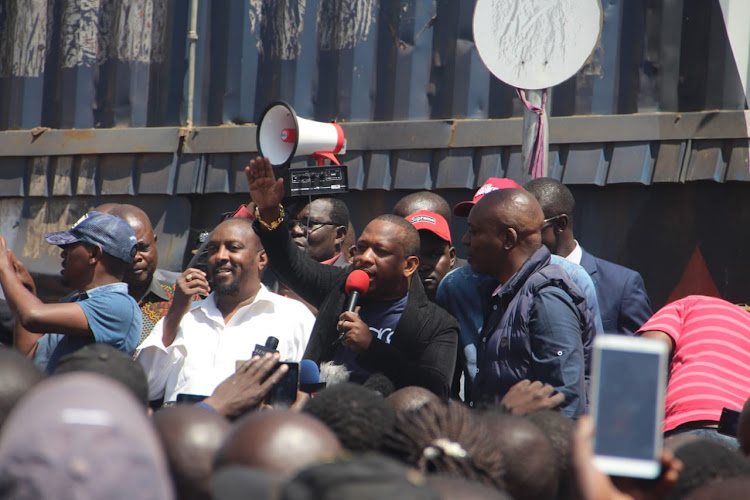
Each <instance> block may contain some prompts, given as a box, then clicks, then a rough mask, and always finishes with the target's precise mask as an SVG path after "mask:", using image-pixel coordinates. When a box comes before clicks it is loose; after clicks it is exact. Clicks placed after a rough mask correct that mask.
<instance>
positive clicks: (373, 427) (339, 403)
mask: <svg viewBox="0 0 750 500" xmlns="http://www.w3.org/2000/svg"><path fill="white" fill-rule="evenodd" d="M302 412H303V413H307V414H309V415H312V416H313V417H315V418H317V419H318V420H320V421H321V422H323V423H324V424H326V425H327V426H328V427H329V428H330V429H331V430H332V431H333V432H334V433H335V434H336V437H338V438H339V441H341V445H342V446H343V447H344V448H346V449H347V450H350V451H353V452H361V451H376V450H379V449H380V447H381V445H382V444H383V437H384V436H385V434H386V432H389V431H390V430H391V427H392V426H393V419H394V411H393V408H392V407H391V406H389V405H388V403H386V402H385V400H384V399H383V398H382V397H381V396H379V395H378V394H376V393H375V392H374V391H371V390H369V389H367V388H365V387H363V386H361V385H357V384H351V383H345V384H339V385H335V386H333V387H330V388H328V389H325V390H323V391H321V392H319V393H318V394H317V395H316V396H315V397H314V398H312V399H311V400H310V401H308V402H307V404H306V405H305V407H304V408H303V410H302Z"/></svg>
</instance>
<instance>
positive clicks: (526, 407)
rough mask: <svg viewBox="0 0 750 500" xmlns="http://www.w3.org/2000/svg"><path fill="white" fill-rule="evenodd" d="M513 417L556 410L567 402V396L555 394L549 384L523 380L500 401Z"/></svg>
mask: <svg viewBox="0 0 750 500" xmlns="http://www.w3.org/2000/svg"><path fill="white" fill-rule="evenodd" d="M500 402H501V403H502V404H503V405H504V406H505V407H506V408H508V409H510V411H511V413H513V415H519V416H523V415H530V414H532V413H536V412H538V411H542V410H554V409H557V408H559V407H560V405H562V404H563V403H564V402H565V395H564V394H562V393H560V392H555V389H554V388H553V387H552V386H551V385H549V384H542V383H541V382H539V381H538V380H535V381H534V382H531V381H530V380H521V381H520V382H518V383H516V384H515V385H514V386H513V387H511V388H510V389H509V390H508V392H507V393H505V396H503V399H502V400H501V401H500Z"/></svg>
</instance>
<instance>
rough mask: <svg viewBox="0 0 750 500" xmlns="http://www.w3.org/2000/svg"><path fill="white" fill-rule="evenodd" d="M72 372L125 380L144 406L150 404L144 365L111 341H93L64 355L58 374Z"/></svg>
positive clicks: (56, 369) (56, 370)
mask: <svg viewBox="0 0 750 500" xmlns="http://www.w3.org/2000/svg"><path fill="white" fill-rule="evenodd" d="M70 372H91V373H98V374H100V375H104V376H105V377H108V378H110V379H112V380H115V381H117V382H119V383H121V384H122V385H123V386H125V387H126V388H127V389H128V390H129V391H130V393H131V394H133V396H135V398H136V399H137V400H138V401H139V402H140V403H141V404H142V405H143V407H144V408H147V407H148V379H147V378H146V372H145V371H144V370H143V367H142V366H141V364H140V363H138V362H137V361H135V360H134V359H133V357H132V356H129V355H127V354H126V353H124V352H122V351H118V350H117V349H115V348H114V347H112V346H111V345H109V344H102V343H98V342H97V343H95V344H89V345H87V346H85V347H82V348H80V349H78V350H77V351H75V352H72V353H70V354H67V355H65V356H63V357H62V358H60V362H59V363H58V364H57V368H55V375H61V374H63V373H70Z"/></svg>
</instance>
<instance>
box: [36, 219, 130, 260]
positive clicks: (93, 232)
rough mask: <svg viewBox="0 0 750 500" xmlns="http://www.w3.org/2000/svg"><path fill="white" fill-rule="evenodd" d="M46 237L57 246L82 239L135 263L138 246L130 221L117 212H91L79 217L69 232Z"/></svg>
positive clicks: (48, 234)
mask: <svg viewBox="0 0 750 500" xmlns="http://www.w3.org/2000/svg"><path fill="white" fill-rule="evenodd" d="M44 239H45V240H47V243H50V244H52V245H57V246H65V245H70V244H71V243H78V242H79V241H82V242H84V243H88V244H90V245H97V246H98V247H99V248H101V249H102V251H103V252H104V253H106V254H108V255H111V256H112V257H116V258H118V259H120V260H124V261H125V262H127V263H128V264H132V263H133V258H134V257H135V254H136V251H137V245H138V240H137V239H136V237H135V232H134V231H133V228H132V227H130V224H128V223H127V222H125V221H124V220H123V219H121V218H119V217H117V216H115V215H110V214H103V213H101V212H89V213H87V214H86V215H84V216H83V217H81V218H80V219H78V222H76V223H75V224H73V227H71V228H70V229H68V230H67V231H58V232H56V233H47V234H45V235H44Z"/></svg>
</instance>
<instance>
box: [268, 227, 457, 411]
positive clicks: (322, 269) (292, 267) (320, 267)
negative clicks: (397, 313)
mask: <svg viewBox="0 0 750 500" xmlns="http://www.w3.org/2000/svg"><path fill="white" fill-rule="evenodd" d="M254 225H255V231H256V233H258V236H259V237H260V240H261V243H262V244H263V248H265V250H266V254H267V255H268V261H269V263H270V264H271V269H272V270H273V272H274V273H275V274H276V275H277V276H278V277H279V279H280V280H281V281H282V282H283V283H286V284H287V286H289V288H291V289H292V290H294V291H295V292H296V293H297V294H299V296H300V297H302V298H303V299H305V300H306V301H308V302H309V303H310V304H312V305H313V306H315V307H317V308H318V316H317V319H316V321H315V326H314V327H313V331H312V334H311V336H310V342H309V344H308V345H307V350H306V351H305V355H304V358H305V359H311V360H313V361H315V362H316V363H321V362H324V361H330V360H331V359H333V356H334V353H335V351H336V345H335V342H336V339H338V336H339V333H338V331H337V330H336V325H337V323H338V319H339V315H340V314H341V313H342V312H343V310H344V302H345V301H346V292H345V291H344V283H345V282H346V277H347V276H348V275H349V272H350V271H351V269H352V268H351V266H350V267H347V268H339V267H334V266H328V265H325V264H321V263H319V262H316V261H314V260H312V259H310V258H309V257H307V256H306V255H305V254H304V253H302V252H300V251H299V249H298V248H297V247H296V246H295V245H294V243H293V242H292V239H291V237H290V236H289V230H288V228H287V226H286V224H285V223H283V224H281V225H280V226H279V227H278V228H277V229H275V230H273V231H267V230H264V229H261V228H260V225H259V224H258V222H257V221H256V222H255V223H254ZM392 338H393V340H392V342H391V343H390V344H387V343H385V342H383V341H381V340H378V339H377V338H376V337H373V339H372V342H371V343H370V347H369V348H368V349H367V351H365V352H363V353H360V354H359V355H358V356H357V363H359V365H360V366H361V367H362V368H364V369H365V370H367V371H369V372H372V373H378V372H380V373H383V374H384V375H385V376H387V377H388V378H389V379H390V380H391V381H392V382H393V384H394V385H395V386H396V388H401V387H406V386H410V385H416V386H420V387H424V388H426V389H429V390H431V391H432V392H434V393H435V394H437V395H438V396H440V397H442V398H448V397H449V396H450V390H451V381H452V378H453V371H454V369H455V365H456V352H457V346H458V322H457V321H456V319H455V318H454V317H453V316H451V315H450V314H449V313H448V312H446V311H445V310H444V309H442V308H441V307H439V306H437V305H436V304H434V303H432V302H430V301H429V299H428V298H427V295H426V294H425V292H424V288H423V287H422V283H421V281H420V280H419V278H418V277H417V276H416V274H415V276H414V277H413V279H412V280H411V286H410V288H409V299H408V300H407V302H406V306H405V307H404V312H403V313H402V315H401V319H400V320H399V322H398V325H397V326H396V331H395V332H394V335H393V337H392Z"/></svg>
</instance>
